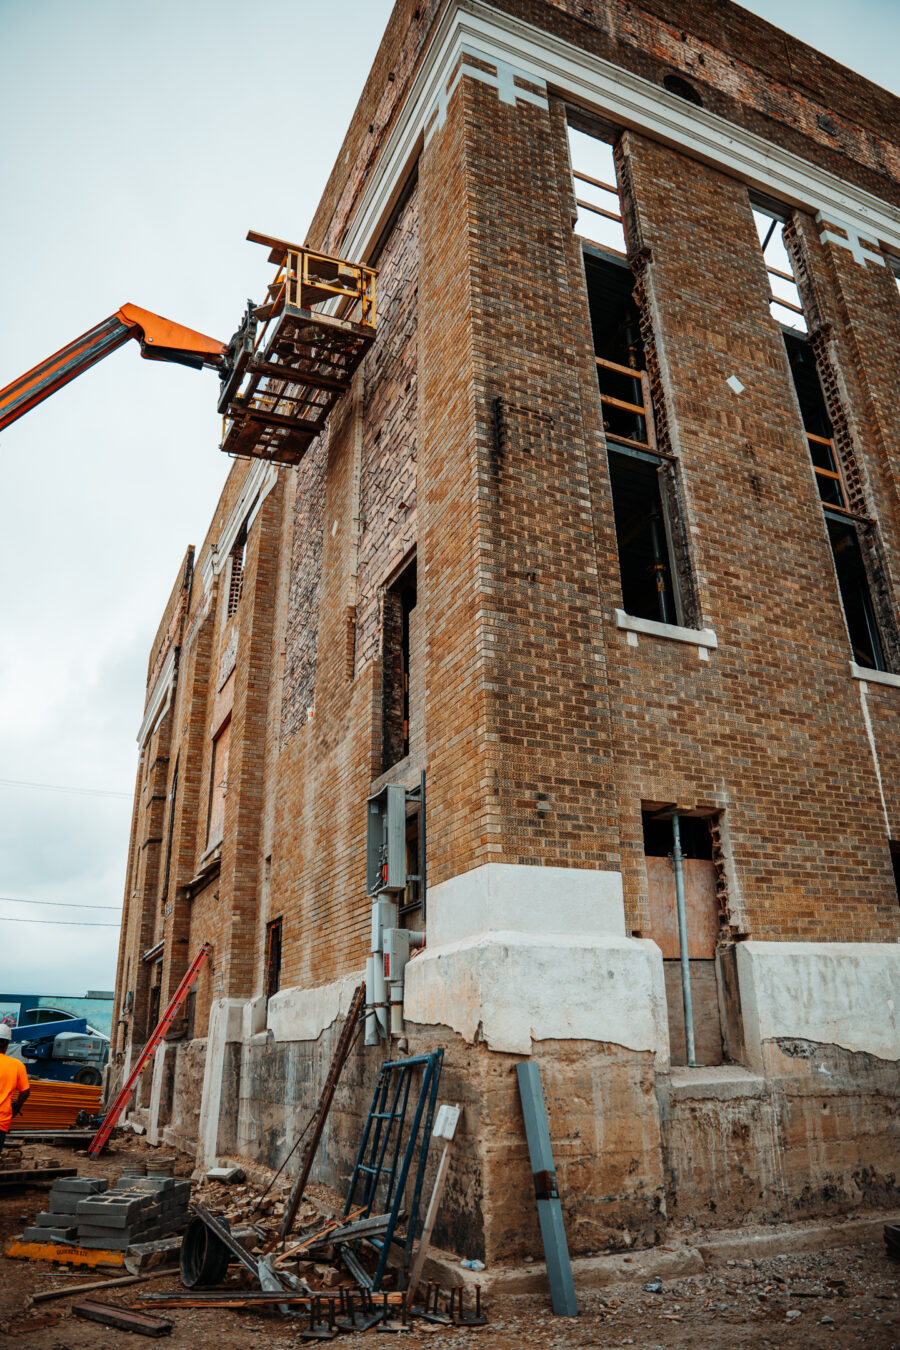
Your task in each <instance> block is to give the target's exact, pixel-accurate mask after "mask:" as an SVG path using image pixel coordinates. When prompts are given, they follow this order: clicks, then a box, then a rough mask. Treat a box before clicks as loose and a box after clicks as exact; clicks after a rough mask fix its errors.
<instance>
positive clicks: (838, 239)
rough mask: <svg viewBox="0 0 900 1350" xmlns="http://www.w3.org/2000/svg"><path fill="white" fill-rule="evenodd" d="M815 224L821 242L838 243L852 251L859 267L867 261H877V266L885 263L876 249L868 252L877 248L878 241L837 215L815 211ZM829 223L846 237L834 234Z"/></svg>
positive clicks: (883, 265) (882, 265)
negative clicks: (835, 226)
mask: <svg viewBox="0 0 900 1350" xmlns="http://www.w3.org/2000/svg"><path fill="white" fill-rule="evenodd" d="M816 224H817V225H818V227H819V238H820V239H821V240H822V243H823V244H840V246H841V248H845V249H847V250H848V251H849V252H850V253H852V255H853V257H854V259H855V260H856V262H858V263H859V265H860V267H865V265H866V263H867V262H873V263H877V264H878V266H879V267H885V266H886V265H887V264H886V263H885V261H884V258H883V257H882V255H881V253H879V252H877V251H876V252H874V253H872V252H869V250H870V249H875V250H877V249H878V241H877V240H875V239H872V238H871V237H870V236H869V235H867V234H861V233H860V232H859V230H857V229H854V227H853V226H852V225H848V224H847V222H846V221H845V220H841V218H840V217H839V216H836V215H833V214H832V213H830V212H829V214H828V215H827V216H826V215H825V213H824V212H823V211H817V212H816ZM829 225H837V227H838V229H841V230H843V231H844V234H845V235H846V236H847V237H846V239H845V238H843V237H842V236H841V235H839V234H835V232H834V230H830V229H829V228H828V227H829Z"/></svg>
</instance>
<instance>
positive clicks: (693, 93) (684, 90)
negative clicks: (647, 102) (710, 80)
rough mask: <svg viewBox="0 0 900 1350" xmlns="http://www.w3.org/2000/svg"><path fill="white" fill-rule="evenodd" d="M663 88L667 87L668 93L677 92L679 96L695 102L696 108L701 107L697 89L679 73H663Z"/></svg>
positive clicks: (701, 101)
mask: <svg viewBox="0 0 900 1350" xmlns="http://www.w3.org/2000/svg"><path fill="white" fill-rule="evenodd" d="M663 88H664V89H668V91H669V93H670V94H677V95H678V97H679V98H686V99H687V101H688V103H695V104H696V105H697V107H698V108H702V107H703V99H702V98H701V97H700V95H699V94H698V93H697V90H696V89H695V88H694V86H693V85H692V84H691V83H690V81H689V80H685V79H684V78H683V77H682V76H681V75H664V76H663Z"/></svg>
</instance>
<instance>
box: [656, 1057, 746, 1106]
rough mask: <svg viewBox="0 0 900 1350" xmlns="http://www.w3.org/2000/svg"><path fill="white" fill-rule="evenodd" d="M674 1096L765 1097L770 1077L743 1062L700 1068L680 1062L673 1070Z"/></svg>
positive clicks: (677, 1098) (679, 1098)
mask: <svg viewBox="0 0 900 1350" xmlns="http://www.w3.org/2000/svg"><path fill="white" fill-rule="evenodd" d="M669 1081H670V1083H671V1088H672V1097H673V1099H674V1100H675V1101H684V1100H686V1099H687V1098H690V1099H692V1100H700V1101H720V1102H721V1101H730V1100H731V1099H732V1098H734V1097H764V1096H765V1095H766V1091H767V1089H766V1080H765V1078H763V1077H762V1075H761V1074H757V1073H753V1072H752V1070H750V1069H745V1068H744V1066H743V1064H716V1065H714V1066H712V1067H704V1066H702V1065H701V1066H700V1067H698V1068H696V1069H693V1068H688V1067H687V1066H686V1065H683V1064H679V1065H675V1066H673V1067H672V1069H671V1071H670V1079H669Z"/></svg>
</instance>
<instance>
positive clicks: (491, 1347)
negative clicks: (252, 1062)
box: [0, 1139, 900, 1350]
mask: <svg viewBox="0 0 900 1350" xmlns="http://www.w3.org/2000/svg"><path fill="white" fill-rule="evenodd" d="M29 1152H31V1153H32V1154H33V1155H34V1156H40V1157H48V1158H51V1157H53V1158H58V1159H59V1161H60V1163H62V1164H63V1165H64V1166H72V1165H76V1166H77V1167H78V1170H79V1174H80V1175H82V1176H106V1177H109V1178H110V1179H113V1178H115V1177H117V1176H118V1175H119V1174H120V1173H121V1172H122V1171H123V1169H124V1167H125V1164H126V1163H127V1162H128V1161H130V1160H135V1159H137V1160H147V1159H149V1158H151V1157H152V1156H153V1155H154V1150H151V1149H150V1148H149V1147H148V1145H147V1144H146V1143H144V1142H143V1141H141V1140H137V1139H130V1140H129V1141H128V1142H127V1143H122V1142H119V1143H116V1144H115V1151H114V1153H113V1154H112V1155H111V1156H109V1155H108V1156H106V1157H104V1158H102V1159H92V1158H87V1157H85V1156H78V1155H74V1154H73V1153H72V1151H71V1150H67V1149H54V1148H48V1147H46V1146H37V1145H32V1146H30V1147H29ZM191 1168H192V1162H191V1160H190V1159H189V1158H186V1157H179V1158H178V1159H177V1162H176V1167H175V1171H176V1172H177V1173H178V1174H179V1175H182V1176H187V1175H190V1172H191ZM248 1193H249V1195H250V1197H251V1200H252V1198H253V1195H254V1188H253V1186H250V1187H248V1191H247V1192H245V1193H244V1194H248ZM313 1193H314V1196H315V1197H316V1198H317V1200H318V1202H319V1208H320V1209H322V1208H325V1207H326V1205H325V1203H324V1201H323V1199H322V1196H321V1195H319V1194H318V1193H317V1192H316V1191H315V1190H314V1192H313ZM325 1194H327V1193H325ZM230 1198H231V1201H232V1214H233V1215H234V1216H235V1218H236V1219H237V1220H238V1221H239V1220H240V1210H241V1207H242V1205H243V1206H244V1207H245V1208H249V1206H250V1203H251V1200H243V1201H242V1200H241V1198H240V1193H237V1192H236V1193H234V1195H233V1196H232V1197H230ZM224 1199H225V1195H224V1193H223V1200H224ZM45 1200H46V1190H44V1191H40V1190H37V1189H32V1190H28V1191H26V1190H21V1191H18V1192H13V1193H0V1245H2V1247H3V1248H5V1247H6V1245H7V1243H8V1242H9V1240H10V1239H11V1238H13V1237H15V1236H16V1235H17V1234H18V1233H20V1232H21V1231H22V1228H23V1227H24V1226H25V1225H26V1223H29V1222H31V1220H32V1218H33V1216H34V1215H35V1214H36V1213H37V1212H38V1211H39V1210H40V1209H42V1208H44V1203H45ZM220 1208H221V1206H220ZM275 1215H277V1203H276V1205H275ZM272 1217H273V1216H272V1215H270V1218H272ZM124 1273H125V1272H124V1271H122V1270H118V1271H113V1270H110V1271H99V1272H94V1271H92V1272H91V1273H90V1275H84V1274H76V1273H75V1271H74V1269H73V1270H72V1271H70V1272H69V1273H68V1274H64V1273H61V1272H59V1271H58V1270H57V1269H56V1268H55V1267H54V1266H52V1265H50V1264H48V1263H45V1262H32V1261H23V1260H13V1259H11V1258H8V1257H2V1258H0V1346H2V1347H4V1348H5V1347H10V1350H101V1347H104V1350H108V1347H118V1346H120V1345H121V1346H137V1345H141V1344H143V1343H146V1342H145V1341H144V1338H138V1337H137V1336H136V1335H135V1334H134V1333H131V1332H124V1331H116V1330H112V1329H110V1328H106V1327H103V1326H100V1325H98V1324H96V1323H93V1322H85V1321H82V1320H80V1319H79V1318H77V1317H75V1316H74V1315H73V1314H72V1313H71V1312H70V1311H69V1306H70V1304H71V1303H72V1302H73V1301H75V1300H74V1299H61V1300H58V1301H56V1302H49V1303H47V1304H44V1305H42V1306H39V1307H37V1308H34V1309H29V1307H28V1302H27V1300H28V1297H29V1296H30V1295H31V1294H33V1293H35V1292H37V1291H39V1290H40V1291H44V1290H47V1289H56V1288H60V1287H66V1288H69V1287H72V1288H73V1292H76V1293H77V1290H78V1286H80V1285H86V1284H90V1283H92V1282H93V1281H94V1280H95V1279H102V1278H105V1277H106V1276H107V1275H109V1276H110V1277H112V1276H114V1275H116V1274H124ZM898 1277H900V1263H897V1262H895V1261H892V1260H891V1259H890V1258H889V1257H888V1256H887V1254H886V1252H885V1249H884V1246H883V1244H881V1243H872V1244H869V1245H862V1246H852V1247H840V1248H834V1249H831V1250H829V1251H822V1252H804V1253H801V1254H791V1255H785V1256H779V1257H775V1258H768V1259H763V1260H738V1261H728V1262H727V1263H725V1264H722V1265H717V1266H713V1267H711V1268H709V1269H707V1270H705V1271H704V1272H703V1273H701V1274H698V1275H693V1276H690V1277H685V1278H680V1279H672V1280H666V1281H663V1282H662V1287H661V1289H660V1290H659V1291H657V1290H656V1289H655V1288H653V1289H650V1290H648V1289H645V1287H644V1286H645V1283H647V1281H646V1279H645V1277H644V1276H641V1278H640V1279H639V1280H638V1281H637V1282H629V1283H623V1284H619V1285H611V1286H607V1287H605V1288H603V1289H602V1290H592V1291H586V1292H584V1293H583V1294H581V1295H580V1296H579V1307H580V1315H579V1317H577V1318H571V1319H569V1318H556V1317H554V1316H553V1315H552V1314H551V1312H550V1307H549V1300H548V1299H544V1298H538V1297H532V1298H517V1299H515V1300H513V1299H507V1300H497V1299H487V1300H486V1302H485V1311H486V1313H487V1315H488V1317H489V1319H490V1322H489V1325H488V1326H486V1327H483V1328H481V1329H478V1330H475V1329H472V1330H461V1329H458V1328H444V1327H431V1326H428V1325H427V1324H425V1323H422V1322H417V1323H415V1324H414V1326H413V1329H412V1330H411V1331H409V1332H408V1333H406V1336H405V1341H406V1343H408V1344H410V1345H412V1346H422V1345H425V1344H427V1345H429V1346H431V1347H434V1350H462V1347H464V1346H471V1347H472V1350H475V1348H476V1347H478V1350H519V1347H524V1346H527V1347H533V1346H537V1347H561V1348H563V1347H565V1348H566V1350H568V1347H572V1348H573V1350H574V1348H575V1347H588V1346H598V1347H599V1346H603V1347H604V1348H605V1350H618V1348H619V1347H624V1346H636V1347H641V1348H642V1350H687V1347H691V1350H694V1348H696V1350H738V1347H751V1346H752V1347H772V1348H773V1350H782V1347H783V1348H784V1350H793V1348H794V1347H797V1348H799V1347H819V1346H825V1347H832V1348H833V1350H855V1347H866V1350H900V1278H898ZM239 1280H240V1275H239V1273H238V1272H237V1271H235V1270H234V1268H232V1272H231V1273H230V1274H229V1283H235V1282H238V1281H239ZM180 1288H181V1283H180V1280H179V1279H178V1277H177V1276H165V1277H162V1278H158V1279H154V1280H153V1282H152V1283H149V1284H146V1285H134V1286H130V1287H125V1288H122V1289H119V1290H109V1291H106V1292H97V1293H94V1294H91V1295H90V1297H92V1298H96V1299H102V1301H103V1302H108V1303H113V1304H116V1305H118V1306H121V1307H131V1306H134V1307H140V1306H141V1305H140V1304H139V1303H138V1302H137V1295H138V1294H141V1293H145V1292H149V1291H153V1292H157V1291H158V1292H162V1291H164V1290H169V1289H171V1290H175V1289H180ZM158 1315H159V1316H162V1317H166V1318H168V1319H170V1320H171V1322H172V1324H173V1330H172V1334H171V1335H170V1336H167V1337H166V1338H165V1341H164V1344H165V1345H166V1346H167V1347H169V1348H170V1350H197V1348H198V1347H201V1346H202V1347H209V1350H253V1347H256V1346H259V1347H266V1348H267V1350H269V1347H271V1350H277V1348H278V1347H288V1346H291V1347H293V1346H299V1345H302V1344H303V1341H302V1340H301V1330H302V1323H301V1322H300V1321H299V1320H296V1321H295V1320H294V1319H284V1318H281V1317H279V1316H278V1315H277V1314H275V1315H272V1314H268V1313H264V1312H260V1311H252V1310H249V1311H244V1310H235V1309H214V1310H212V1309H211V1310H210V1311H208V1312H207V1311H203V1310H198V1309H177V1310H167V1311H165V1312H162V1311H161V1312H160V1313H159V1314H158ZM373 1343H374V1344H377V1343H378V1338H377V1334H376V1332H375V1331H370V1332H368V1333H366V1334H364V1335H359V1334H357V1335H344V1336H342V1337H340V1344H341V1345H342V1346H344V1347H346V1350H362V1347H364V1346H368V1347H369V1350H371V1347H372V1345H373Z"/></svg>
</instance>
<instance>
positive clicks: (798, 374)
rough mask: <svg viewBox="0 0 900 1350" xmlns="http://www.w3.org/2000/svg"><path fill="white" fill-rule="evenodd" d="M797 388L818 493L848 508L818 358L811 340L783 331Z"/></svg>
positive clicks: (828, 503)
mask: <svg viewBox="0 0 900 1350" xmlns="http://www.w3.org/2000/svg"><path fill="white" fill-rule="evenodd" d="M784 345H785V347H786V348H787V354H788V361H789V362H790V366H791V374H792V375H793V377H794V388H795V389H796V391H797V400H798V402H799V404H800V416H801V417H802V419H803V426H804V429H805V431H806V438H807V442H808V444H809V453H810V457H811V459H812V464H813V469H814V470H815V475H816V486H817V487H818V489H819V496H820V498H821V499H822V501H823V503H824V504H825V505H826V506H834V507H836V508H837V509H838V510H839V511H846V510H848V509H849V502H848V499H847V489H846V487H845V485H844V478H843V475H842V473H841V468H840V463H839V460H838V456H837V451H836V449H835V444H834V431H833V428H832V425H831V421H830V420H829V417H828V410H827V408H826V406H825V395H824V394H823V393H822V386H821V384H820V382H819V372H818V370H817V369H816V358H815V356H814V355H813V352H812V350H811V348H810V345H809V343H808V342H806V341H805V340H804V339H803V338H800V337H797V336H795V335H794V334H793V333H785V334H784Z"/></svg>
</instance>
